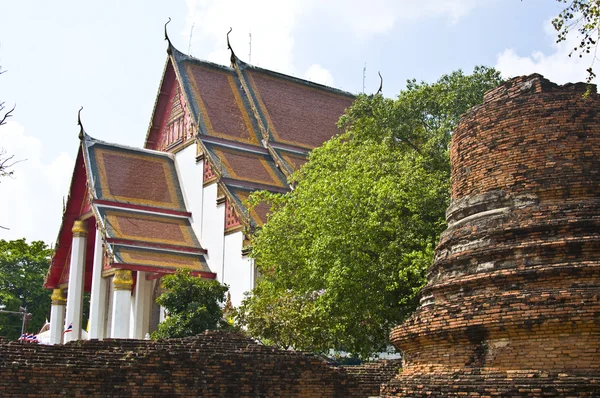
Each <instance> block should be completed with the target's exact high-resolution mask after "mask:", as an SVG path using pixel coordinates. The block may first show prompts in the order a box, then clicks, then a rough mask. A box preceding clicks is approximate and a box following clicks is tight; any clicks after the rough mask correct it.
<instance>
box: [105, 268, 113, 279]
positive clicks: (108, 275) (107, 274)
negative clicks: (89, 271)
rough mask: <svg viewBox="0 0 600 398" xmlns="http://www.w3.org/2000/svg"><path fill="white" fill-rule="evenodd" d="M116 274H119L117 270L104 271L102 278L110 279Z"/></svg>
mask: <svg viewBox="0 0 600 398" xmlns="http://www.w3.org/2000/svg"><path fill="white" fill-rule="evenodd" d="M115 272H117V269H116V268H111V269H107V270H102V277H103V278H109V277H111V276H113V275H114V274H115Z"/></svg>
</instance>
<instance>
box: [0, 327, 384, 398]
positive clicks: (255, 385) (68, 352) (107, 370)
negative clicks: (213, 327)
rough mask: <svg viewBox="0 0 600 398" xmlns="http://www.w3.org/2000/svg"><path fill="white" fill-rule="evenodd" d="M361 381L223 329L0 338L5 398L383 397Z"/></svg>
mask: <svg viewBox="0 0 600 398" xmlns="http://www.w3.org/2000/svg"><path fill="white" fill-rule="evenodd" d="M371 370H372V371H375V372H377V371H378V368H377V367H373V368H372V369H371ZM362 373H363V374H365V373H369V369H366V368H365V369H363V371H362ZM388 373H389V372H388ZM390 377H391V375H390ZM363 379H364V380H365V381H361V379H360V378H356V377H354V376H352V375H350V374H349V373H348V372H346V371H345V370H344V369H341V368H335V367H332V366H328V365H327V363H326V362H325V361H324V360H322V359H321V358H320V357H318V356H315V355H312V354H306V353H299V352H291V351H283V350H278V349H275V348H272V347H267V346H263V345H260V344H257V343H255V342H253V341H252V340H250V339H247V338H244V337H241V336H238V335H235V334H231V333H223V332H207V333H205V334H202V335H199V336H196V337H193V338H187V339H171V340H162V341H157V342H154V341H143V340H104V341H98V340H91V341H79V342H71V343H68V344H66V345H62V346H42V345H35V344H19V343H16V342H10V343H8V342H6V341H1V340H0V396H2V397H23V396H39V395H43V396H44V397H58V396H86V397H87V396H96V397H100V396H101V397H105V396H127V397H129V396H146V397H150V396H152V397H156V396H162V397H173V396H186V397H189V396H204V397H212V396H222V397H267V396H268V397H273V396H282V397H283V396H285V397H367V396H372V395H377V394H378V392H379V385H378V384H376V385H375V384H373V383H372V380H373V378H372V377H368V376H363Z"/></svg>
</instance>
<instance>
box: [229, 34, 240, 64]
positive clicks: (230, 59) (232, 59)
mask: <svg viewBox="0 0 600 398" xmlns="http://www.w3.org/2000/svg"><path fill="white" fill-rule="evenodd" d="M232 30H233V28H232V27H229V32H227V49H228V50H229V51H231V57H230V58H229V61H230V62H231V67H232V68H233V67H234V66H235V65H236V61H237V59H238V57H237V56H236V55H235V52H233V48H232V47H231V43H230V42H229V34H230V33H231V31H232Z"/></svg>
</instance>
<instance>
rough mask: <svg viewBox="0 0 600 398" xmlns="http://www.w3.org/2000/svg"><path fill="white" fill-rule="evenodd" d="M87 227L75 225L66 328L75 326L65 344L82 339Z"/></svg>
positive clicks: (80, 222) (76, 222) (79, 222)
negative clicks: (71, 325)
mask: <svg viewBox="0 0 600 398" xmlns="http://www.w3.org/2000/svg"><path fill="white" fill-rule="evenodd" d="M86 242H87V226H86V224H85V222H84V221H79V220H77V221H75V223H73V243H72V244H71V265H70V268H69V287H68V291H67V316H66V318H65V324H66V325H65V326H66V327H68V326H69V325H70V324H73V331H72V332H70V333H65V343H66V342H68V341H72V340H80V339H81V314H82V307H83V283H84V280H83V275H84V273H85V245H86Z"/></svg>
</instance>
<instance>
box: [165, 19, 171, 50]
mask: <svg viewBox="0 0 600 398" xmlns="http://www.w3.org/2000/svg"><path fill="white" fill-rule="evenodd" d="M169 22H171V17H169V20H168V21H167V23H165V40H166V41H167V42H168V43H169V48H170V47H172V46H173V45H172V44H171V40H170V39H169V34H168V33H167V25H168V24H169Z"/></svg>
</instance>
